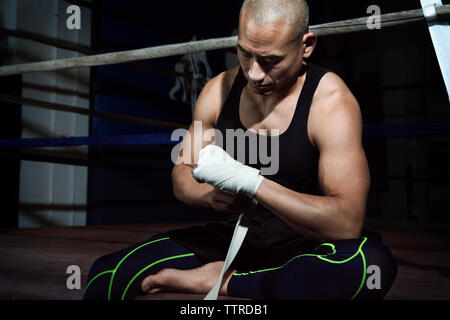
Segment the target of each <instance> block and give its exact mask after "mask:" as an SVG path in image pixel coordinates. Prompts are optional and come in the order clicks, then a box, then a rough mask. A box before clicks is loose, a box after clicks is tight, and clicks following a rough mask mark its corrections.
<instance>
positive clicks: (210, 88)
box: [194, 67, 239, 127]
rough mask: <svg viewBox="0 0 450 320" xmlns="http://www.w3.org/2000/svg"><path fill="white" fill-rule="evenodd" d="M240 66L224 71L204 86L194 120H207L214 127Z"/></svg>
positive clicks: (196, 106)
mask: <svg viewBox="0 0 450 320" xmlns="http://www.w3.org/2000/svg"><path fill="white" fill-rule="evenodd" d="M238 70H239V67H234V68H232V69H229V70H227V71H224V72H222V73H220V74H218V75H217V76H215V77H214V78H212V79H211V80H210V81H208V82H207V83H206V85H205V86H204V87H203V89H202V91H201V93H200V95H199V97H198V99H197V104H196V105H195V111H194V120H201V121H204V122H207V124H209V125H210V126H211V127H213V126H214V125H215V124H216V122H217V118H218V117H219V114H220V111H221V110H222V106H223V104H224V103H225V100H226V98H227V96H228V93H229V92H230V90H231V87H232V85H233V82H234V79H235V77H236V74H237V72H238Z"/></svg>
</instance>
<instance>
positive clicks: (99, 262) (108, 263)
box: [88, 254, 117, 279]
mask: <svg viewBox="0 0 450 320" xmlns="http://www.w3.org/2000/svg"><path fill="white" fill-rule="evenodd" d="M116 260H117V258H115V257H114V255H113V254H107V255H104V256H101V257H99V258H97V259H96V260H95V261H94V262H93V263H92V265H91V267H90V269H89V274H88V279H91V278H92V277H94V276H95V275H97V274H99V273H102V272H105V271H109V270H113V269H114V268H115V267H116V265H117V262H116Z"/></svg>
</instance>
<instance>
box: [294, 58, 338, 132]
mask: <svg viewBox="0 0 450 320" xmlns="http://www.w3.org/2000/svg"><path fill="white" fill-rule="evenodd" d="M330 71H331V70H330V69H327V68H324V67H321V66H318V65H316V64H312V63H308V67H307V71H306V79H305V83H304V85H303V88H302V91H301V93H300V97H299V99H298V102H297V107H296V110H298V111H299V112H298V113H297V112H296V114H298V116H297V119H293V120H294V121H293V124H294V125H295V124H298V125H303V126H305V128H306V124H307V121H308V116H309V110H310V108H311V103H312V100H313V97H314V93H315V92H316V89H317V86H318V85H319V82H320V80H321V79H322V77H323V76H324V75H325V74H326V73H327V72H330ZM297 121H299V122H297Z"/></svg>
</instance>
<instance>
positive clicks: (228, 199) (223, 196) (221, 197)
mask: <svg viewBox="0 0 450 320" xmlns="http://www.w3.org/2000/svg"><path fill="white" fill-rule="evenodd" d="M214 199H215V200H217V201H222V202H225V203H227V204H230V205H231V204H233V203H235V201H236V196H235V195H234V194H232V193H229V192H225V191H222V190H219V189H214Z"/></svg>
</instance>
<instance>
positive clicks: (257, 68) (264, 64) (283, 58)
mask: <svg viewBox="0 0 450 320" xmlns="http://www.w3.org/2000/svg"><path fill="white" fill-rule="evenodd" d="M237 55H238V59H239V63H240V65H241V68H242V70H243V72H244V75H245V77H246V78H247V80H248V87H249V89H250V90H252V92H254V93H256V94H260V95H270V94H271V93H273V92H277V91H280V90H283V89H285V88H286V87H288V86H289V85H292V83H293V81H296V79H297V76H298V73H299V71H300V69H301V66H302V61H303V52H302V39H300V38H299V37H295V36H294V33H293V32H292V30H291V29H290V27H289V26H288V25H287V24H286V23H285V22H284V21H281V20H279V21H277V22H273V23H268V24H265V25H258V24H255V23H254V22H253V21H252V20H251V18H248V17H247V16H246V15H244V16H242V17H241V20H240V24H239V38H238V45H237Z"/></svg>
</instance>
